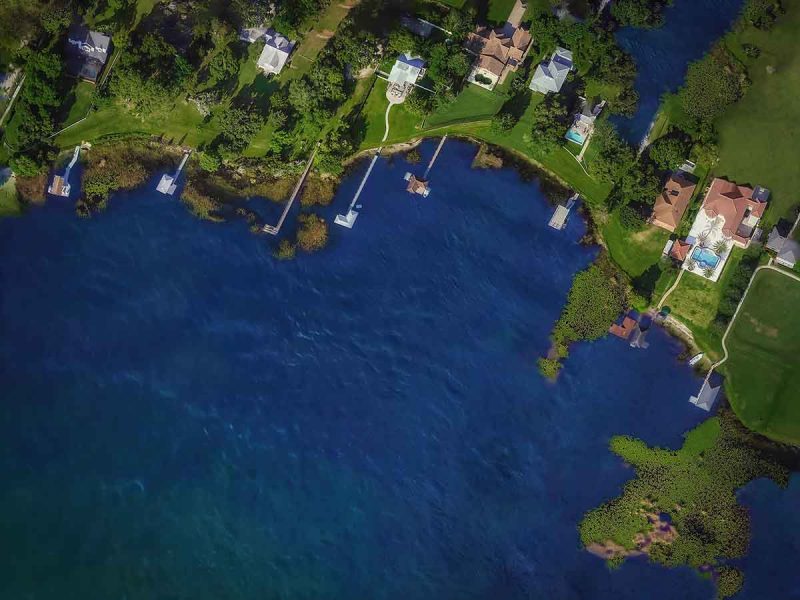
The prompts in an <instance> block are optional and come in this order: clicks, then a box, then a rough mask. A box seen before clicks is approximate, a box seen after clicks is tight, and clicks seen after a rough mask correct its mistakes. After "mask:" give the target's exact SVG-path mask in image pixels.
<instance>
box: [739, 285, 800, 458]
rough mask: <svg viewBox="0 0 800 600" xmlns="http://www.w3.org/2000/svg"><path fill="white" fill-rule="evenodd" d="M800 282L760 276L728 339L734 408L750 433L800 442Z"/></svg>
mask: <svg viewBox="0 0 800 600" xmlns="http://www.w3.org/2000/svg"><path fill="white" fill-rule="evenodd" d="M798 306H800V282H798V281H795V280H793V279H791V278H789V277H787V276H786V275H782V274H780V273H776V272H774V271H768V270H762V271H761V272H759V273H757V274H756V276H755V279H754V281H753V285H752V287H751V288H750V291H749V293H748V294H747V298H745V302H744V304H743V305H742V308H741V310H740V311H739V315H738V316H737V317H736V321H735V322H734V325H733V328H732V329H731V333H730V335H729V336H728V341H727V345H728V350H729V352H730V358H729V359H728V362H727V363H725V365H724V371H725V375H726V378H727V380H726V384H725V390H726V392H727V395H728V398H729V400H730V403H731V406H732V407H733V409H734V410H735V411H736V414H737V415H738V416H739V418H740V419H741V420H742V421H743V422H744V424H745V425H747V426H748V427H749V428H750V429H753V430H755V431H758V432H759V433H763V434H764V435H766V436H768V437H771V438H773V439H776V440H779V441H782V442H788V443H792V444H800V402H798V398H800V392H799V391H798V390H800V315H798V312H797V307H798Z"/></svg>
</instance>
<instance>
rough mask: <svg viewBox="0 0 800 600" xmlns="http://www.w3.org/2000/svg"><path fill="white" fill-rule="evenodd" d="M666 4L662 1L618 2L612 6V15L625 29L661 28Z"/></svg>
mask: <svg viewBox="0 0 800 600" xmlns="http://www.w3.org/2000/svg"><path fill="white" fill-rule="evenodd" d="M664 4H665V2H664V1H660V0H616V2H614V3H613V4H612V5H611V14H612V15H613V16H614V18H615V19H616V20H617V22H618V23H619V24H620V25H622V26H623V27H626V26H628V27H641V28H652V27H661V26H662V25H663V24H664V15H663V10H664Z"/></svg>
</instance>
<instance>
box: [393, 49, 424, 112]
mask: <svg viewBox="0 0 800 600" xmlns="http://www.w3.org/2000/svg"><path fill="white" fill-rule="evenodd" d="M424 76H425V61H424V60H422V58H420V57H419V56H413V55H411V54H401V55H400V56H398V57H397V60H395V62H394V66H392V70H391V72H390V73H389V78H388V79H389V87H388V88H387V89H386V97H387V98H388V99H389V102H392V103H394V104H399V103H401V102H403V101H405V99H406V97H407V96H408V94H409V93H410V92H411V90H413V89H414V85H415V84H416V83H417V81H419V80H420V79H421V78H422V77H424Z"/></svg>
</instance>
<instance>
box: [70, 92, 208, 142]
mask: <svg viewBox="0 0 800 600" xmlns="http://www.w3.org/2000/svg"><path fill="white" fill-rule="evenodd" d="M137 133H142V134H149V135H162V136H164V138H166V139H172V140H174V141H175V142H176V143H177V142H180V141H181V140H183V142H182V143H184V144H187V145H190V146H198V145H200V144H203V143H206V142H209V141H211V140H212V139H214V137H216V135H217V131H216V129H215V127H214V125H213V122H212V123H203V117H202V115H201V114H200V113H199V112H197V109H196V108H195V107H194V106H193V105H191V104H188V103H186V102H178V103H177V104H176V105H175V108H173V109H172V110H170V111H169V112H168V113H164V114H161V113H156V114H152V115H147V117H146V118H141V119H140V118H138V117H135V116H133V115H131V114H130V113H129V112H128V111H127V110H126V109H125V108H124V107H123V106H120V105H118V104H114V105H111V106H109V107H107V108H103V109H101V110H98V111H96V112H94V113H92V115H91V116H90V118H88V119H86V120H85V121H83V122H82V123H79V124H77V125H76V126H75V127H73V128H71V129H68V130H67V131H65V132H64V133H62V134H61V135H59V136H58V137H57V138H56V144H57V145H58V146H59V147H60V148H69V147H71V146H74V145H75V144H78V143H80V142H81V141H84V140H85V141H94V140H97V139H98V138H102V137H103V136H107V135H116V134H123V135H124V134H137Z"/></svg>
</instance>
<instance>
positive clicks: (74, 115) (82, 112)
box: [59, 81, 94, 129]
mask: <svg viewBox="0 0 800 600" xmlns="http://www.w3.org/2000/svg"><path fill="white" fill-rule="evenodd" d="M73 91H74V93H75V99H74V101H73V102H72V105H71V106H70V107H69V112H68V113H67V116H66V118H65V119H64V121H63V123H62V124H61V127H60V128H63V127H67V126H68V125H72V124H73V123H75V122H77V121H80V120H81V119H83V118H84V117H85V116H86V115H87V113H88V112H89V107H90V106H91V105H92V98H93V97H94V86H93V85H92V84H91V83H87V82H86V81H79V82H78V84H77V85H76V86H75V89H74V90H73ZM60 128H59V129H60Z"/></svg>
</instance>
